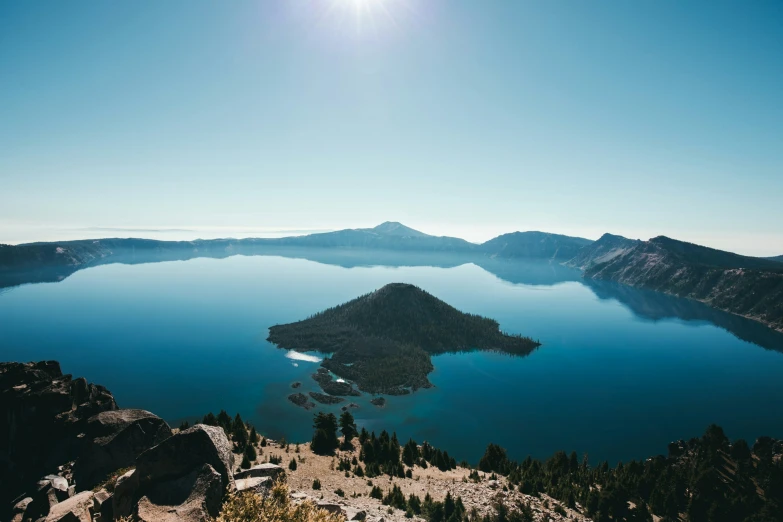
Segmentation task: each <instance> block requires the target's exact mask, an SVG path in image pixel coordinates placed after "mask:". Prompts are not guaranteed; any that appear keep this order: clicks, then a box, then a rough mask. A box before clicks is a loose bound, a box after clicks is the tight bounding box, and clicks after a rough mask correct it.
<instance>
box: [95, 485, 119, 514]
mask: <svg viewBox="0 0 783 522" xmlns="http://www.w3.org/2000/svg"><path fill="white" fill-rule="evenodd" d="M112 500H113V499H112V494H111V493H109V492H108V491H106V490H105V489H101V490H99V491H97V492H96V493H95V496H94V497H93V498H92V512H93V514H96V515H97V514H100V515H101V520H114V510H113V509H112Z"/></svg>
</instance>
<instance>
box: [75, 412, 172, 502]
mask: <svg viewBox="0 0 783 522" xmlns="http://www.w3.org/2000/svg"><path fill="white" fill-rule="evenodd" d="M171 435H172V433H171V428H169V426H168V424H166V422H165V421H164V420H163V419H161V418H160V417H158V416H157V415H154V414H152V413H150V412H148V411H144V410H113V411H104V412H101V413H99V414H98V415H95V416H93V417H90V418H89V419H88V420H87V426H86V428H85V439H86V442H85V445H84V448H83V449H82V452H81V455H80V456H79V458H78V459H77V460H76V463H75V464H74V467H73V475H74V481H75V482H76V486H77V487H78V489H79V491H83V490H87V489H92V488H93V487H95V486H96V485H98V484H100V483H101V482H102V481H104V480H105V479H106V477H107V475H109V474H110V473H111V472H112V471H115V470H118V469H121V468H127V467H129V466H132V465H133V463H134V462H135V461H136V457H138V456H139V455H140V454H141V453H142V452H144V451H146V450H148V449H150V448H152V447H153V446H157V445H158V444H160V443H161V442H163V441H164V440H166V439H168V438H169V437H171Z"/></svg>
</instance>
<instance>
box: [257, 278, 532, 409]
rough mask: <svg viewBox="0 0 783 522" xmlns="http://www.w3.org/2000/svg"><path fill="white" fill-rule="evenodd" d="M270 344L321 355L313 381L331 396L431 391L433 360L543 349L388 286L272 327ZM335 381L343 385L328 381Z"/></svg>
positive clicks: (420, 293)
mask: <svg viewBox="0 0 783 522" xmlns="http://www.w3.org/2000/svg"><path fill="white" fill-rule="evenodd" d="M268 340H269V341H270V342H272V343H274V344H276V345H277V346H278V347H279V348H283V349H287V350H297V351H318V352H321V353H324V354H329V355H330V356H329V357H327V358H325V359H324V360H323V361H322V363H321V366H322V368H319V369H318V372H317V373H315V374H314V375H313V379H315V380H316V381H317V382H318V383H319V384H320V385H321V388H322V389H323V390H324V391H325V392H326V393H328V394H329V395H338V396H345V395H354V394H356V393H357V392H356V390H355V389H354V388H353V387H352V386H351V384H350V382H353V383H355V384H356V386H357V387H358V388H359V390H361V391H363V392H367V393H373V394H386V395H402V394H407V393H411V392H414V391H416V390H418V389H419V388H423V387H430V386H432V384H431V383H430V382H429V379H428V377H427V376H428V375H429V373H430V372H432V370H433V366H432V361H431V360H430V357H431V356H432V355H436V354H441V353H447V352H464V351H473V350H489V351H495V352H501V353H506V354H512V355H520V356H524V355H528V354H530V353H531V352H532V351H534V350H535V349H536V348H538V347H539V346H540V343H539V342H537V341H534V340H533V339H531V338H530V337H524V336H521V335H509V334H507V333H504V332H502V331H501V330H500V326H499V324H498V322H497V321H495V320H494V319H489V318H486V317H482V316H479V315H475V314H466V313H463V312H460V311H459V310H457V309H456V308H454V307H452V306H450V305H448V304H446V303H445V302H443V301H441V300H440V299H438V298H436V297H435V296H433V295H431V294H429V293H427V292H425V291H424V290H422V289H421V288H418V287H416V286H414V285H410V284H404V283H392V284H388V285H386V286H384V287H382V288H380V289H378V290H376V291H374V292H371V293H369V294H367V295H363V296H361V297H358V298H356V299H353V300H352V301H349V302H347V303H344V304H342V305H339V306H336V307H333V308H329V309H327V310H324V311H323V312H320V313H318V314H315V315H314V316H312V317H310V318H308V319H305V320H302V321H298V322H295V323H290V324H284V325H275V326H272V327H271V328H270V329H269V338H268ZM332 374H334V375H336V376H337V377H339V378H340V379H342V380H344V381H350V382H340V381H336V380H333V378H332Z"/></svg>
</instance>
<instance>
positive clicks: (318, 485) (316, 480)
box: [313, 479, 321, 489]
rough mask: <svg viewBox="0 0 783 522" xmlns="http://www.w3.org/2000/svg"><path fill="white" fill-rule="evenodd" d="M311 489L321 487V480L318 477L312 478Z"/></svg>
mask: <svg viewBox="0 0 783 522" xmlns="http://www.w3.org/2000/svg"><path fill="white" fill-rule="evenodd" d="M313 489H321V481H320V480H318V479H315V480H313Z"/></svg>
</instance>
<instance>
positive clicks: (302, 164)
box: [0, 0, 783, 255]
mask: <svg viewBox="0 0 783 522" xmlns="http://www.w3.org/2000/svg"><path fill="white" fill-rule="evenodd" d="M782 50H783V3H781V2H779V1H768V2H764V1H752V2H720V1H719V2H679V1H655V2H653V1H644V0H640V1H634V2H628V1H609V0H606V1H601V2H566V1H547V2H544V1H541V2H527V1H525V2H510V1H508V2H506V1H497V2H478V1H467V0H465V1H457V0H453V1H446V0H319V1H316V0H310V1H308V0H267V1H263V2H249V1H237V0H234V1H232V2H217V1H211V2H206V1H194V0H187V1H182V0H167V1H165V2H160V1H157V0H155V1H153V0H140V1H134V2H98V1H82V2H59V1H36V2H23V1H10V0H9V1H5V2H2V3H0V242H11V243H16V242H21V241H28V240H41V239H58V238H66V237H67V238H72V237H97V236H106V235H123V236H148V237H154V236H155V235H156V232H155V231H159V232H160V234H163V235H165V236H166V237H190V236H202V237H210V236H221V235H263V234H279V233H285V231H288V230H291V231H303V230H320V229H337V228H345V227H359V226H372V225H375V224H377V223H379V222H381V221H384V220H397V221H402V222H404V223H406V224H408V225H410V226H413V227H416V228H420V229H422V230H424V231H427V232H430V233H438V234H449V235H457V236H461V237H465V238H467V239H471V240H485V239H488V238H490V237H492V236H494V235H497V234H499V233H502V232H507V231H512V230H533V229H536V230H545V231H551V232H559V233H567V234H573V235H582V236H586V237H591V238H597V237H598V236H600V234H601V233H603V232H605V231H611V232H614V233H619V234H623V235H626V236H630V237H640V238H643V239H646V238H649V237H652V236H656V235H660V234H663V235H668V236H672V237H676V238H680V239H685V240H689V241H694V242H699V243H702V244H707V245H710V246H714V247H718V248H725V249H730V250H734V251H738V252H742V253H747V254H753V255H774V254H783V56H782V55H781V52H783V51H782ZM115 230H116V231H115ZM160 234H158V235H160Z"/></svg>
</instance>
